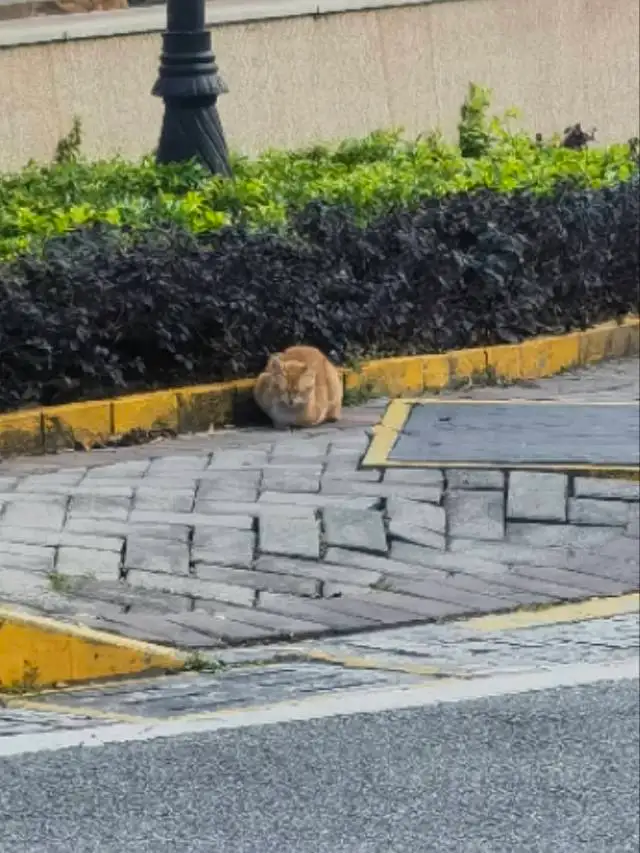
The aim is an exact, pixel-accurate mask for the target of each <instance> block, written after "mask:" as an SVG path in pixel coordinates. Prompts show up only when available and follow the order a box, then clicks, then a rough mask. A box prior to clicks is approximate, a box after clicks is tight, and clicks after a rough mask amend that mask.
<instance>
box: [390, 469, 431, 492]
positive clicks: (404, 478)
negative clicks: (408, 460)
mask: <svg viewBox="0 0 640 853" xmlns="http://www.w3.org/2000/svg"><path fill="white" fill-rule="evenodd" d="M382 482H383V483H386V484H387V485H396V484H404V485H411V486H429V487H431V488H433V487H436V488H440V489H441V488H442V487H443V485H444V474H443V472H442V471H441V470H440V469H439V468H388V469H386V470H385V472H384V477H383V479H382Z"/></svg>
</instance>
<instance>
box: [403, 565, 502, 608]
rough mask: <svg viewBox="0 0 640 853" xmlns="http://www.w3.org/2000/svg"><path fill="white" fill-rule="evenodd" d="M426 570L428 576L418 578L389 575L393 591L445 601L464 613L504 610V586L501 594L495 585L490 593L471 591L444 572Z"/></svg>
mask: <svg viewBox="0 0 640 853" xmlns="http://www.w3.org/2000/svg"><path fill="white" fill-rule="evenodd" d="M427 572H429V574H428V577H424V578H422V579H420V580H418V579H414V578H406V577H397V576H393V575H390V576H389V583H390V587H391V589H392V590H393V591H394V592H402V593H404V594H405V595H408V596H414V595H415V596H417V597H418V598H427V599H429V600H431V601H446V602H448V603H449V604H452V605H456V606H457V607H459V608H463V609H464V611H465V612H466V613H474V612H480V613H482V612H485V611H489V612H490V611H492V610H504V609H505V607H506V606H507V604H508V603H509V601H510V596H509V593H508V589H507V588H506V587H505V588H504V591H503V593H501V594H498V593H496V592H495V587H494V589H493V591H492V592H491V593H490V592H488V591H487V592H486V593H482V592H472V591H468V590H467V589H465V588H464V586H461V585H460V584H456V583H452V582H451V581H450V580H449V579H448V578H447V576H446V575H445V573H444V572H441V573H439V576H438V575H437V574H436V572H435V571H433V570H432V571H429V570H426V571H425V574H426V573H427ZM513 603H516V601H513Z"/></svg>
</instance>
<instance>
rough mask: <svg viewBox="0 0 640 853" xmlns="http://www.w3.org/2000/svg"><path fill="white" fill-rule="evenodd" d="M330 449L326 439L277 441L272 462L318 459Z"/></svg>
mask: <svg viewBox="0 0 640 853" xmlns="http://www.w3.org/2000/svg"><path fill="white" fill-rule="evenodd" d="M328 451H329V441H327V440H326V439H300V440H286V439H285V440H283V441H277V442H276V443H275V445H274V448H273V452H272V454H271V462H278V461H279V460H283V459H286V460H289V459H300V460H302V459H305V460H308V459H318V458H321V457H325V456H326V455H327V452H328Z"/></svg>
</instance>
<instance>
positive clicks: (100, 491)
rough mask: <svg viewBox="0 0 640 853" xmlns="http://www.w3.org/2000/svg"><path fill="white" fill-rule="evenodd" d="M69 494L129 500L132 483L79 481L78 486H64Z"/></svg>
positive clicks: (132, 487) (131, 495) (132, 488)
mask: <svg viewBox="0 0 640 853" xmlns="http://www.w3.org/2000/svg"><path fill="white" fill-rule="evenodd" d="M64 488H65V489H67V491H68V492H69V494H71V495H74V496H78V497H80V496H86V497H95V498H113V499H114V500H116V499H118V498H122V499H126V500H130V499H131V498H132V497H133V491H134V485H133V484H132V483H130V482H128V483H126V484H121V485H111V484H107V483H81V484H80V485H79V486H68V487H67V486H65V487H64Z"/></svg>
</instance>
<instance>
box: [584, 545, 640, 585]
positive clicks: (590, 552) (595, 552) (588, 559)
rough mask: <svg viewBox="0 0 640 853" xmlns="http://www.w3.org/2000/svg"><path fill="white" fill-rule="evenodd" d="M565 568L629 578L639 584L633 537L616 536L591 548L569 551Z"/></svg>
mask: <svg viewBox="0 0 640 853" xmlns="http://www.w3.org/2000/svg"><path fill="white" fill-rule="evenodd" d="M567 568H568V569H571V570H575V571H578V572H582V573H583V574H595V575H597V576H598V577H605V578H613V579H616V580H629V581H631V582H633V583H634V584H636V586H638V585H640V581H639V578H638V573H639V572H640V553H639V551H638V543H637V541H636V540H635V539H631V538H630V537H626V536H617V537H616V538H615V539H611V540H610V541H608V542H603V543H601V544H597V545H594V546H593V547H591V548H583V549H574V550H571V551H570V552H569V557H568V561H567Z"/></svg>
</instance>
